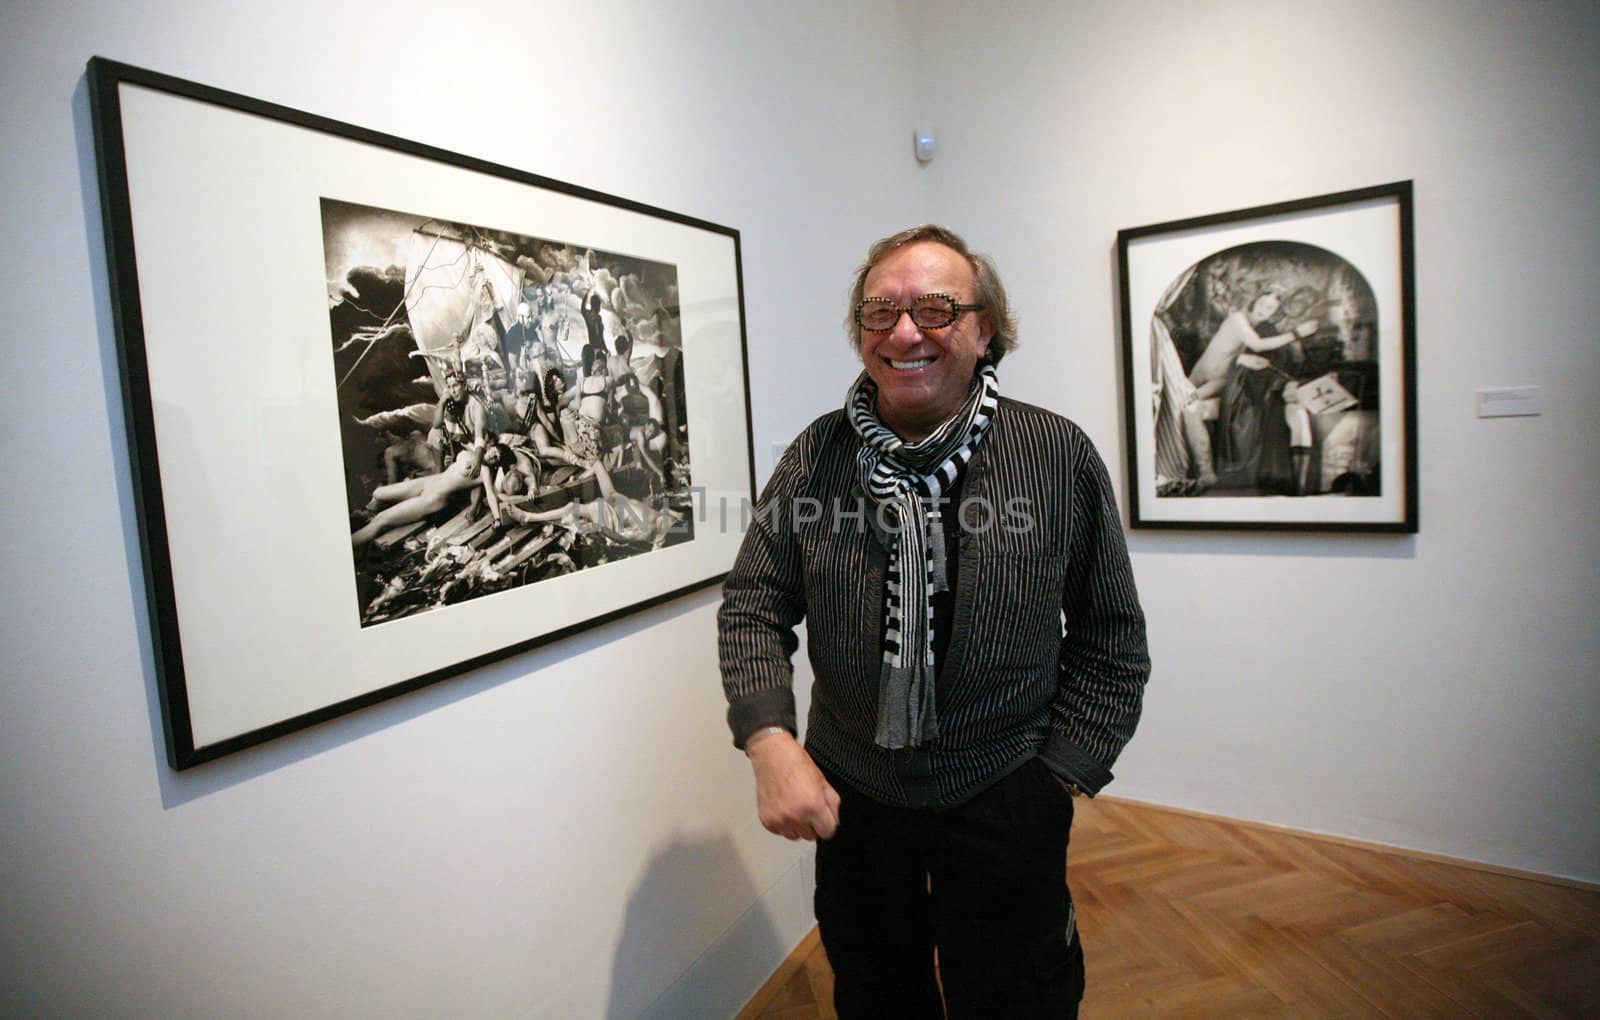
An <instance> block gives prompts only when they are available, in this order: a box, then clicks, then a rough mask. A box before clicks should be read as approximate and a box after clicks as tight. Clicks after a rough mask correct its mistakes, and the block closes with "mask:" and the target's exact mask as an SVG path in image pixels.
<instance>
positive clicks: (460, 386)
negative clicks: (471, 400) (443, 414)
mask: <svg viewBox="0 0 1600 1020" xmlns="http://www.w3.org/2000/svg"><path fill="white" fill-rule="evenodd" d="M444 391H445V392H446V393H448V394H450V399H452V400H460V399H461V398H462V397H463V396H465V395H466V392H467V384H466V382H464V381H463V380H462V378H461V377H460V376H459V375H450V376H446V377H445V380H444Z"/></svg>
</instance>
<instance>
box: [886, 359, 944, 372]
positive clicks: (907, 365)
mask: <svg viewBox="0 0 1600 1020" xmlns="http://www.w3.org/2000/svg"><path fill="white" fill-rule="evenodd" d="M889 364H891V365H893V366H894V367H895V368H900V369H906V370H908V371H909V370H910V369H913V368H921V367H923V366H924V365H931V364H933V359H932V358H921V359H919V360H917V361H896V360H894V359H893V358H890V359H889Z"/></svg>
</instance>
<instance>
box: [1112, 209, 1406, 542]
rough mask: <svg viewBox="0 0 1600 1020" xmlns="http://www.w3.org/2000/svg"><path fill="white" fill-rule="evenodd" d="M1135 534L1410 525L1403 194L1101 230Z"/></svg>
mask: <svg viewBox="0 0 1600 1020" xmlns="http://www.w3.org/2000/svg"><path fill="white" fill-rule="evenodd" d="M1117 257H1118V264H1119V267H1120V273H1121V280H1120V284H1121V301H1122V342H1123V368H1124V382H1125V392H1124V399H1125V408H1126V420H1127V436H1128V478H1129V499H1128V502H1129V512H1130V518H1131V523H1132V526H1133V527H1135V528H1210V529H1239V530H1278V531H1372V532H1400V533H1413V532H1415V531H1416V530H1417V523H1418V517H1417V434H1416V433H1417V429H1416V338H1415V322H1416V316H1415V312H1414V306H1413V269H1412V209H1411V182H1410V181H1401V182H1397V183H1394V184H1385V185H1380V186H1377V187H1371V188H1362V189H1359V190H1354V191H1345V192H1340V193H1338V194H1333V195H1319V196H1317V197H1315V198H1306V199H1300V200H1298V201H1293V202H1282V203H1277V204H1274V205H1264V206H1258V207H1256V208H1251V209H1240V210H1236V211H1233V212H1224V213H1214V214H1211V215H1208V216H1200V217H1196V218H1193V219H1186V220H1178V221H1174V222H1170V223H1158V224H1154V225H1152V226H1147V227H1135V228H1132V229H1128V230H1123V231H1120V232H1118V234H1117Z"/></svg>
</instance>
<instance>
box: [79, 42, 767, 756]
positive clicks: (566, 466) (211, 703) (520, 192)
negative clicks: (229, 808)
mask: <svg viewBox="0 0 1600 1020" xmlns="http://www.w3.org/2000/svg"><path fill="white" fill-rule="evenodd" d="M88 81H89V90H90V96H91V103H92V112H93V122H94V133H95V149H96V155H97V158H98V161H99V172H100V194H101V204H102V209H103V214H104V223H105V240H106V249H107V262H108V266H109V270H110V272H109V278H110V283H111V289H112V308H113V313H114V316H115V325H116V333H117V344H118V354H119V358H120V363H121V370H122V376H123V384H124V385H123V394H124V402H125V405H126V412H127V429H128V439H129V444H130V447H131V451H132V454H131V463H132V465H133V474H134V490H135V491H134V499H135V502H136V506H137V510H138V518H139V527H140V541H141V546H142V553H143V559H144V569H145V576H146V581H147V588H148V597H149V601H150V607H151V611H150V619H151V625H152V630H153V644H154V649H155V658H156V667H157V670H158V672H159V678H158V679H159V684H158V686H159V689H160V691H161V696H162V707H163V711H164V721H165V726H166V739H167V752H168V760H169V761H170V762H171V764H172V766H173V767H174V768H178V769H182V768H187V767H189V766H191V765H196V764H199V763H200V762H204V761H208V760H211V759H214V758H217V757H220V756H222V755H225V754H230V753H232V752H235V751H238V750H240V749H242V748H246V747H249V746H251V745H253V744H258V743H260V742H262V741H264V740H268V739H271V738H273V737H277V736H279V735H282V734H285V733H288V732H291V731H294V730H297V729H300V728H303V727H306V726H310V725H312V724H314V723H318V722H321V721H323V720H326V719H330V718H332V717H334V716H338V715H340V714H342V713H346V712H351V711H354V710H356V709H359V708H362V707H364V706H367V705H370V704H373V703H374V702H377V701H380V700H382V699H385V698H389V697H393V696H395V695H397V694H400V693H402V692H404V691H408V690H411V689H414V688H417V687H420V686H422V685H425V684H429V683H433V682H435V681H438V680H441V679H444V678H446V677H449V676H453V675H455V674H458V673H461V672H463V671H465V670H467V669H470V668H473V667H475V666H478V665H481V664H484V663H487V662H490V661H493V660H495V659H499V658H503V657H505V656H508V655H511V654H514V653H516V652H518V651H521V650H523V649H527V648H529V647H532V646H534V645H537V644H541V643H545V642H549V641H553V640H556V639H558V638H561V637H563V636H566V635H569V634H572V633H574V632H576V631H579V630H582V629H585V628H588V627H592V626H595V625H597V624H599V623H602V622H604V621H607V620H610V619H614V618H616V617H619V616H622V615H624V614H627V613H631V612H634V611H637V610H639V609H641V608H643V607H645V606H649V605H653V604H656V603H659V602H662V601H664V600H666V599H670V598H673V597H676V596H678V595H681V594H683V593H685V592H688V591H691V590H693V589H696V588H700V587H703V586H705V585H709V584H713V583H715V582H717V581H718V580H720V579H721V578H722V577H723V576H724V575H725V574H726V572H727V571H728V569H729V568H730V567H731V565H732V563H733V558H734V555H735V553H736V552H737V550H738V545H739V539H740V535H739V532H738V529H737V528H730V527H718V526H715V525H716V523H717V519H715V518H713V519H712V520H711V523H709V524H708V523H707V520H708V518H707V516H706V515H707V507H708V506H709V507H711V508H713V509H714V510H716V509H718V508H720V511H721V516H723V517H725V516H726V508H727V507H729V506H730V505H731V506H733V507H739V506H741V505H744V504H746V503H748V502H749V501H752V500H753V499H754V466H753V457H752V450H751V444H750V417H749V415H750V410H749V387H748V382H747V375H746V371H747V369H746V357H745V335H744V308H743V292H742V283H741V275H740V251H739V234H738V232H737V231H735V230H733V229H731V228H728V227H723V226H718V225H716V224H713V223H707V222H704V221H702V220H698V219H695V218H692V217H689V216H685V215H682V214H679V213H673V212H668V211H666V210H664V209H658V208H653V207H651V206H646V205H643V204H641V203H638V202H633V201H629V200H626V199H622V198H617V197H614V196H610V195H606V194H602V193H600V192H597V191H593V190H590V189H587V188H583V187H580V186H577V185H572V184H565V183H562V182H559V181H553V180H549V179H547V178H542V177H537V176H534V175H533V174H529V173H526V172H523V171H520V170H515V169H512V168H509V167H504V166H499V165H495V164H492V163H488V162H485V161H482V160H478V159H474V158H471V157H468V156H462V155H457V154H454V153H450V152H445V151H442V150H438V149H435V148H432V147H429V146H426V145H422V144H419V143H416V142H412V141H408V140H406V139H403V138H397V137H394V136H390V135H383V134H379V133H377V132H373V131H368V130H365V129H362V128H358V127H354V126H351V125H348V124H343V123H339V122H335V121H331V120H328V119H326V118H322V117H318V116H314V115H312V114H308V113H303V112H300V111H297V110H291V109H287V108H284V107H280V106H275V105H273V104H270V103H265V102H262V101H260V100H255V99H251V98H249V97H245V96H240V95H237V94H234V93H229V92H223V91H220V90H217V89H214V88H209V87H206V86H202V85H197V84H195V83H193V82H187V81H183V80H180V79H176V78H172V77H170V76H167V75H162V74H157V73H154V72H151V71H146V70H142V69H139V68H134V67H129V66H127V65H124V64H117V63H113V62H110V61H106V60H103V59H100V58H95V59H94V60H91V61H90V63H89V69H88Z"/></svg>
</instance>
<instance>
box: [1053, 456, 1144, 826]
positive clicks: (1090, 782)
mask: <svg viewBox="0 0 1600 1020" xmlns="http://www.w3.org/2000/svg"><path fill="white" fill-rule="evenodd" d="M1075 439H1076V440H1077V442H1076V443H1075V444H1074V446H1075V448H1074V450H1073V457H1072V475H1073V477H1072V485H1071V500H1072V505H1071V514H1072V517H1071V524H1070V527H1071V539H1070V542H1069V544H1068V560H1067V573H1066V582H1065V585H1064V587H1063V591H1062V599H1061V609H1062V614H1063V617H1064V631H1063V634H1062V638H1061V651H1060V655H1059V657H1058V660H1057V688H1056V699H1055V702H1054V703H1053V704H1052V705H1051V708H1050V735H1049V737H1048V738H1047V740H1046V741H1045V746H1044V747H1043V748H1042V750H1041V752H1040V753H1041V756H1042V757H1043V758H1044V759H1045V762H1046V764H1048V765H1049V766H1050V767H1051V769H1052V770H1054V771H1055V772H1056V773H1057V774H1059V775H1061V776H1062V777H1064V778H1065V779H1067V780H1070V781H1071V782H1073V783H1074V784H1076V785H1077V786H1078V788H1079V789H1081V790H1083V791H1084V792H1085V793H1088V794H1089V795H1091V796H1093V795H1094V794H1095V793H1097V792H1099V790H1100V788H1101V787H1103V786H1105V784H1106V783H1108V782H1110V781H1111V766H1112V764H1113V763H1115V762H1116V760H1117V755H1118V754H1120V753H1121V752H1122V748H1123V746H1124V745H1125V744H1127V742H1128V739H1129V738H1130V737H1132V736H1133V729H1134V726H1135V725H1136V724H1137V723H1138V721H1139V709H1140V706H1141V704H1142V702H1143V698H1144V686H1145V681H1146V680H1148V679H1149V676H1150V655H1149V650H1148V648H1147V646H1146V643H1145V624H1144V611H1143V610H1142V609H1141V608H1140V606H1139V594H1138V592H1137V591H1136V590H1135V587H1134V581H1133V566H1132V564H1131V563H1130V562H1129V560H1128V547H1127V543H1126V542H1125V541H1124V539H1123V534H1122V518H1121V515H1120V514H1119V513H1118V512H1117V504H1116V499H1115V497H1114V495H1113V493H1112V490H1111V478H1110V475H1109V474H1108V473H1107V471H1106V466H1105V464H1104V462H1103V461H1101V459H1100V455H1099V454H1098V453H1096V452H1095V449H1094V446H1093V445H1092V444H1091V443H1090V442H1089V440H1088V437H1086V436H1084V435H1082V434H1081V433H1078V434H1076V436H1075Z"/></svg>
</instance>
